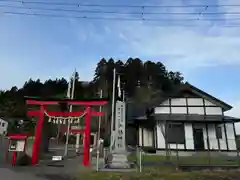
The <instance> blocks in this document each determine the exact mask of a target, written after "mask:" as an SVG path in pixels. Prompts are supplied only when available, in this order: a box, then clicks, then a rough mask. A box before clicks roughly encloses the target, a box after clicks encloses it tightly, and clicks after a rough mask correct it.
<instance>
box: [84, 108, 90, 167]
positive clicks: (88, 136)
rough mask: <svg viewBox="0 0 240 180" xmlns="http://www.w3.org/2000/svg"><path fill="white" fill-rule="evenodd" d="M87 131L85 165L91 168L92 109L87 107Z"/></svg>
mask: <svg viewBox="0 0 240 180" xmlns="http://www.w3.org/2000/svg"><path fill="white" fill-rule="evenodd" d="M86 111H87V112H86V120H85V122H86V129H85V138H84V159H83V165H84V166H90V164H89V159H90V136H91V108H90V107H87V109H86Z"/></svg>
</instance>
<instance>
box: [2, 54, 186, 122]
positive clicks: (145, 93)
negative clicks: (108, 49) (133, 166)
mask: <svg viewBox="0 0 240 180" xmlns="http://www.w3.org/2000/svg"><path fill="white" fill-rule="evenodd" d="M124 62H125V63H124ZM124 62H123V61H120V60H118V61H114V60H113V59H109V60H105V59H101V60H100V61H99V62H98V64H97V65H96V69H95V76H94V77H93V80H92V81H91V82H89V83H86V82H84V79H81V77H78V80H77V83H76V91H75V98H79V97H86V98H87V97H89V98H90V97H96V96H99V94H98V92H99V90H100V89H103V95H104V97H109V98H111V95H112V80H113V68H114V67H115V68H116V70H117V72H118V73H120V74H121V83H122V87H123V88H124V90H125V92H126V96H127V97H128V98H131V99H133V100H136V101H140V102H141V101H147V99H148V97H149V96H150V95H151V93H153V92H155V91H156V90H161V91H164V92H166V91H171V90H172V89H173V88H174V87H175V86H177V85H178V84H180V83H181V82H182V81H183V77H182V76H181V73H180V72H172V71H168V70H167V68H166V67H165V66H164V65H163V64H162V63H161V62H157V63H155V62H151V61H146V62H143V61H141V60H140V59H137V58H136V59H132V58H129V59H128V60H127V61H124ZM67 86H68V84H67V80H66V79H64V78H61V77H59V79H56V80H51V79H49V80H47V81H45V82H41V80H40V79H37V80H33V79H29V80H27V81H26V82H25V84H24V86H23V87H19V88H18V87H12V88H11V89H10V90H7V91H0V117H3V118H7V119H11V118H12V119H14V118H23V119H26V105H25V101H24V98H23V97H24V96H41V97H49V96H58V97H65V96H66V91H67ZM104 111H108V112H109V111H110V108H105V109H104ZM110 114H111V113H108V115H107V116H106V117H105V118H106V119H108V118H109V115H110Z"/></svg>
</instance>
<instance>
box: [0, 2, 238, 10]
mask: <svg viewBox="0 0 240 180" xmlns="http://www.w3.org/2000/svg"><path fill="white" fill-rule="evenodd" d="M0 2H8V3H9V2H12V3H13V2H15V3H22V4H41V5H56V6H75V7H125V8H126V7H129V8H143V7H144V8H193V7H195V8H196V7H206V6H208V7H240V4H206V5H205V4H195V5H123V4H119V5H113V4H80V3H62V2H46V1H21V0H0Z"/></svg>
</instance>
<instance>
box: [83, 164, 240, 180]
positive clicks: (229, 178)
mask: <svg viewBox="0 0 240 180" xmlns="http://www.w3.org/2000/svg"><path fill="white" fill-rule="evenodd" d="M239 175H240V172H239V171H218V172H217V171H201V172H200V171H198V172H181V171H177V170H175V169H173V168H162V167H161V168H148V169H144V171H143V172H142V173H139V172H131V173H114V172H95V171H91V170H86V169H85V170H84V171H82V172H81V174H80V175H79V178H78V180H150V179H151V180H238V179H239V178H238V177H239Z"/></svg>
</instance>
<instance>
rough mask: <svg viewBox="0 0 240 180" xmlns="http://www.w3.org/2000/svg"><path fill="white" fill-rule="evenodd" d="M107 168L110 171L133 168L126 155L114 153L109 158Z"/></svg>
mask: <svg viewBox="0 0 240 180" xmlns="http://www.w3.org/2000/svg"><path fill="white" fill-rule="evenodd" d="M107 168H110V169H130V168H133V167H132V166H131V163H129V162H128V159H127V154H126V153H112V154H111V155H110V156H109V157H108V163H107Z"/></svg>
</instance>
